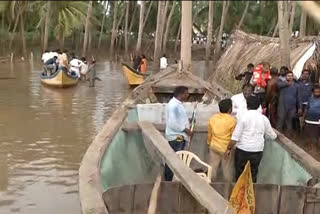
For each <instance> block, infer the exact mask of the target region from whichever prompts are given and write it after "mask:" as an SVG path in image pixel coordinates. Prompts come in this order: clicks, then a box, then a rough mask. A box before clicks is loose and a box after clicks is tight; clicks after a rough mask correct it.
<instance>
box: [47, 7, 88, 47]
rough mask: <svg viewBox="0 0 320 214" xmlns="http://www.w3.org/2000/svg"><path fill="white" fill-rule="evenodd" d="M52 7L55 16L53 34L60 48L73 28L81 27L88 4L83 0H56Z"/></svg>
mask: <svg viewBox="0 0 320 214" xmlns="http://www.w3.org/2000/svg"><path fill="white" fill-rule="evenodd" d="M52 7H53V8H52V9H53V10H52V11H53V13H54V14H56V16H55V17H57V18H56V19H55V20H54V21H55V28H54V34H55V37H56V39H57V40H58V41H59V43H60V48H61V49H63V47H64V39H65V38H66V37H68V36H70V35H71V34H72V32H73V31H74V30H77V29H80V28H81V27H83V23H84V22H85V20H86V14H87V9H88V4H87V3H86V2H83V1H57V2H56V4H53V5H52Z"/></svg>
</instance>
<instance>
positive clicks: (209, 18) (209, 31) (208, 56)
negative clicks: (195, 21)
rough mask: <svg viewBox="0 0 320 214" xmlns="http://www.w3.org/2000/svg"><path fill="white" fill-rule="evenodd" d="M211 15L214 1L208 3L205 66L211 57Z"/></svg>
mask: <svg viewBox="0 0 320 214" xmlns="http://www.w3.org/2000/svg"><path fill="white" fill-rule="evenodd" d="M213 13H214V1H209V14H208V32H207V44H206V64H208V63H209V60H210V55H211V43H212V33H213Z"/></svg>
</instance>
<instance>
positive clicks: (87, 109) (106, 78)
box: [0, 62, 130, 214]
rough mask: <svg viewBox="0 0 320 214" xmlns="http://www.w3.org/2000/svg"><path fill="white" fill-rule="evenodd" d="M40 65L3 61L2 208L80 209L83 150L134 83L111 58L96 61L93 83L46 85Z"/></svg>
mask: <svg viewBox="0 0 320 214" xmlns="http://www.w3.org/2000/svg"><path fill="white" fill-rule="evenodd" d="M40 71H41V66H40V65H35V66H34V68H31V66H30V65H29V63H18V64H15V65H14V67H13V68H10V65H9V64H0V130H1V131H0V133H1V134H0V213H3V214H11V213H21V214H44V213H46V214H50V213H52V214H53V213H68V214H79V213H80V202H79V199H78V168H79V164H80V161H81V159H82V156H83V154H84V153H85V151H86V149H87V147H88V146H89V144H90V143H91V142H92V139H93V138H94V136H95V135H96V134H97V132H98V131H99V130H100V128H102V125H103V124H104V122H105V121H106V120H107V118H108V117H109V116H110V115H111V113H112V112H113V111H114V110H115V108H116V107H117V106H119V105H120V104H121V102H122V101H123V100H124V99H125V98H126V97H127V95H128V94H129V93H130V89H129V87H128V86H127V84H126V81H125V79H124V78H123V75H122V73H121V68H120V66H119V65H117V64H111V63H109V62H105V63H100V64H98V65H97V76H98V77H100V78H101V79H102V81H97V82H96V87H95V88H89V87H88V82H82V83H80V84H78V85H77V86H76V87H74V88H70V89H51V88H48V87H44V86H43V85H41V84H40V79H39V73H40ZM8 77H9V78H10V79H6V78H8Z"/></svg>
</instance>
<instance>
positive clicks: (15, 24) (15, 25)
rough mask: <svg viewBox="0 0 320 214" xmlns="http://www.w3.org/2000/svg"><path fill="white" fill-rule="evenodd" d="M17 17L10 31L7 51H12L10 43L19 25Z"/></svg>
mask: <svg viewBox="0 0 320 214" xmlns="http://www.w3.org/2000/svg"><path fill="white" fill-rule="evenodd" d="M19 17H20V16H18V17H16V20H15V23H14V26H13V30H12V36H11V37H10V41H9V51H12V42H13V40H14V38H15V32H16V30H17V27H18V23H19Z"/></svg>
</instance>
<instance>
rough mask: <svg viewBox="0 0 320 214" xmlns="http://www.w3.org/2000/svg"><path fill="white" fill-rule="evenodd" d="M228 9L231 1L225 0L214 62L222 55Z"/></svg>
mask: <svg viewBox="0 0 320 214" xmlns="http://www.w3.org/2000/svg"><path fill="white" fill-rule="evenodd" d="M228 9H229V2H228V1H223V7H222V15H221V23H220V28H219V33H218V37H217V40H216V45H215V51H214V57H213V61H214V63H216V62H217V61H218V59H219V57H220V52H221V38H222V33H223V27H224V23H225V21H226V17H227V14H228Z"/></svg>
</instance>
